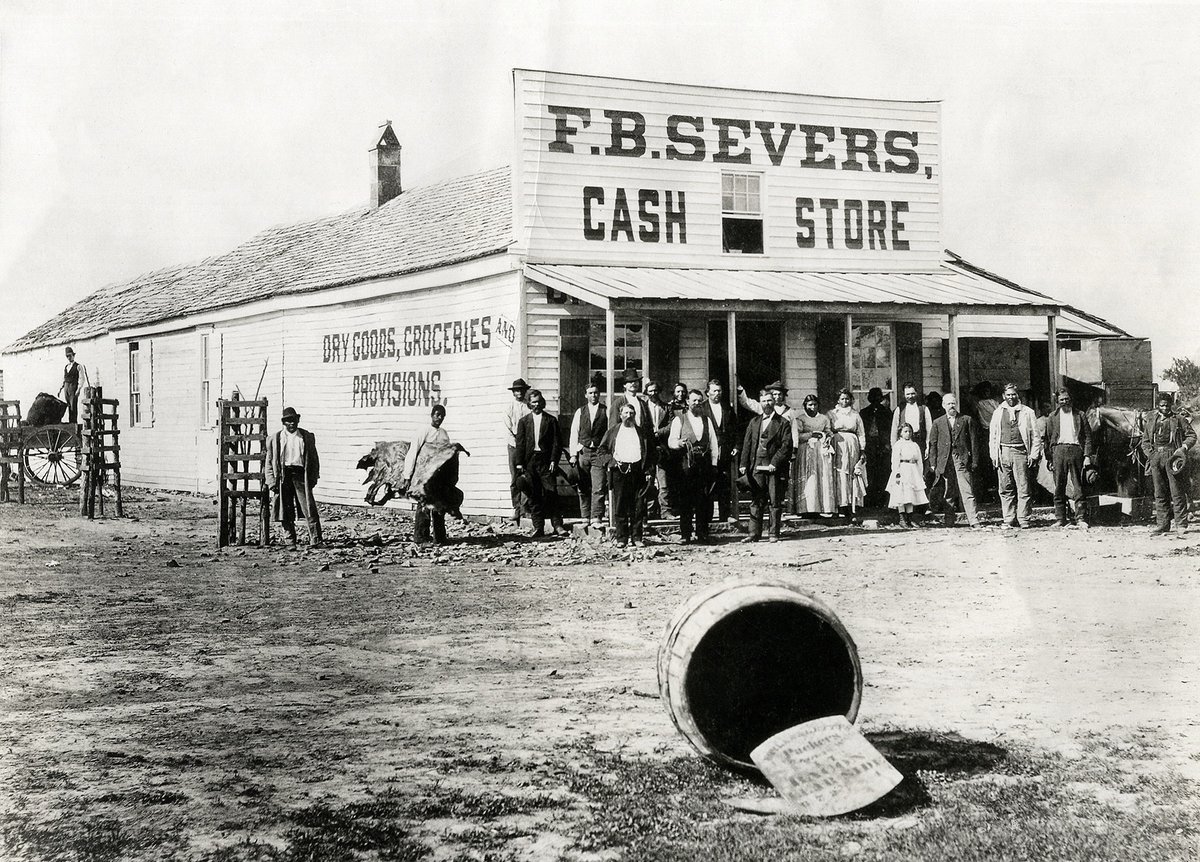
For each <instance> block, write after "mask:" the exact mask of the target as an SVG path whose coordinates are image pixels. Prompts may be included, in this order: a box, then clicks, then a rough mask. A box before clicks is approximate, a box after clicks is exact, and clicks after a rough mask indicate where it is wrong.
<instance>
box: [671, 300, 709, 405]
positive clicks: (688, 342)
mask: <svg viewBox="0 0 1200 862" xmlns="http://www.w3.org/2000/svg"><path fill="white" fill-rule="evenodd" d="M721 376H722V377H724V376H725V375H721ZM679 379H680V380H682V381H683V382H684V383H686V384H687V386H688V388H696V389H703V388H704V384H705V383H706V382H707V381H708V320H707V318H702V317H685V318H681V319H680V321H679ZM660 383H661V384H662V387H663V389H664V390H665V391H664V392H663V397H664V399H669V398H670V397H671V387H672V386H674V385H675V383H676V381H674V380H669V381H668V380H663V381H660Z"/></svg>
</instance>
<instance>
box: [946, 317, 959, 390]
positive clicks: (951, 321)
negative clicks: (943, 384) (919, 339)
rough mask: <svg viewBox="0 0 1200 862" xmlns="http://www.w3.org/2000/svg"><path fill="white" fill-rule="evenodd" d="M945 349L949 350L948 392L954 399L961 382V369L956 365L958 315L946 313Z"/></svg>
mask: <svg viewBox="0 0 1200 862" xmlns="http://www.w3.org/2000/svg"><path fill="white" fill-rule="evenodd" d="M946 349H947V350H949V351H950V394H951V395H953V396H954V400H956V401H957V400H958V399H959V397H960V396H959V389H960V388H961V384H962V376H961V371H960V369H959V367H958V315H957V314H949V315H947V327H946Z"/></svg>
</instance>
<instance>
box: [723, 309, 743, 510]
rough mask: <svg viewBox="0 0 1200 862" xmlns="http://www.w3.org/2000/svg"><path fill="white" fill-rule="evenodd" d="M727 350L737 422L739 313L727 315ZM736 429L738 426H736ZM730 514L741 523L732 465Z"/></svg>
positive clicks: (730, 401) (731, 417)
mask: <svg viewBox="0 0 1200 862" xmlns="http://www.w3.org/2000/svg"><path fill="white" fill-rule="evenodd" d="M725 326H726V333H725V338H726V350H727V352H728V354H729V405H730V410H731V411H732V413H731V414H730V420H731V421H733V422H735V423H736V421H737V411H738V396H737V388H738V379H737V312H736V311H730V312H729V313H728V314H727V315H726V322H725ZM734 427H735V428H736V427H737V426H736V424H735V425H734ZM720 514H721V511H720V509H719V508H718V509H717V515H718V516H719V515H720ZM729 514H730V515H732V516H733V517H735V518H737V519H738V521H739V522H740V521H741V519H742V516H741V507H740V506H739V505H738V486H737V465H736V464H732V465H730V467H729Z"/></svg>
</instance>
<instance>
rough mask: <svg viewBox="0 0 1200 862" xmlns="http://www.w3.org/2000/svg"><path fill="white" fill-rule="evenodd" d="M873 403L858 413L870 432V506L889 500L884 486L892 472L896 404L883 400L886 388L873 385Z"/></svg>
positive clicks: (868, 472) (866, 452)
mask: <svg viewBox="0 0 1200 862" xmlns="http://www.w3.org/2000/svg"><path fill="white" fill-rule="evenodd" d="M867 401H869V402H870V403H869V404H868V405H867V406H866V407H864V408H863V409H862V410H860V411H858V415H859V416H860V417H862V423H863V430H864V431H866V433H867V445H866V451H865V452H864V453H863V454H864V455H865V456H866V462H867V499H866V501H865V504H866V505H867V506H882V505H884V504H885V503H886V502H887V495H886V494H885V493H884V488H885V487H887V483H888V476H890V475H891V472H892V438H891V434H890V429H891V427H892V408H891V407H888V406H887V405H886V404H884V403H883V390H882V389H880V388H879V387H878V386H872V387H871V391H870V392H868V393H867Z"/></svg>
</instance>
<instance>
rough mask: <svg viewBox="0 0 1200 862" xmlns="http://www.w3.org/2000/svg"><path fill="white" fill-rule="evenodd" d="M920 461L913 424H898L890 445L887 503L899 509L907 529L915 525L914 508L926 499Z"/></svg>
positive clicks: (901, 520) (901, 519)
mask: <svg viewBox="0 0 1200 862" xmlns="http://www.w3.org/2000/svg"><path fill="white" fill-rule="evenodd" d="M923 463H924V462H923V460H922V458H921V447H920V446H918V445H917V444H916V443H915V442H914V441H913V430H912V426H911V425H909V424H908V423H907V422H904V423H902V424H901V425H900V439H899V440H897V441H896V443H895V445H893V446H892V475H891V477H890V478H889V479H888V483H887V492H888V505H889V506H891V507H892V508H893V509H895V510H896V511H898V512H899V513H900V523H901V524H903V525H904V527H905V528H906V529H909V528H912V527H913V526H915V524H913V522H912V513H913V508H914V507H915V506H923V505H925V504H926V503H928V502H929V496H928V495H927V494H926V493H925V475H924V470H923V469H922V467H921V465H922V464H923Z"/></svg>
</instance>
